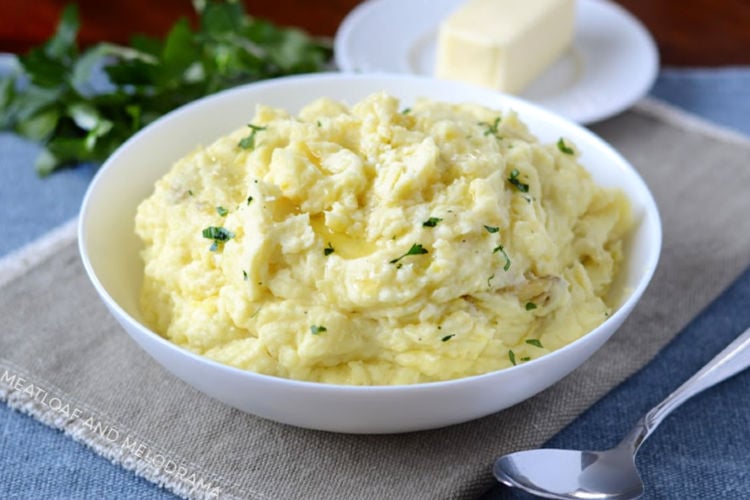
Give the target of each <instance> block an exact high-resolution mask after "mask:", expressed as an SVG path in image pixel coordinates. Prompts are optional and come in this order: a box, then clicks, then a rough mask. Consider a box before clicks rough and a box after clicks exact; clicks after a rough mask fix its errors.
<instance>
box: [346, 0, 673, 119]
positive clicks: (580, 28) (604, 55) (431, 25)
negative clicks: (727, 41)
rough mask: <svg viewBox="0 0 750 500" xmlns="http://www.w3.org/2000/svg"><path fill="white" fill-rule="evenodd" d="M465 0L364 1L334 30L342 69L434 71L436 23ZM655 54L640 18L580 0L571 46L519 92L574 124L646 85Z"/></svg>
mask: <svg viewBox="0 0 750 500" xmlns="http://www.w3.org/2000/svg"><path fill="white" fill-rule="evenodd" d="M463 1H464V0H369V1H367V2H364V3H362V4H360V5H359V6H358V7H357V8H355V9H354V10H352V11H351V12H350V13H349V15H348V16H347V17H346V18H345V19H344V21H343V23H342V24H341V26H340V27H339V30H338V33H336V41H335V55H336V63H337V64H338V66H339V68H340V69H341V70H342V71H346V72H386V73H412V74H419V75H428V76H429V75H432V73H433V66H434V61H435V52H436V49H437V30H438V26H439V24H440V22H441V21H442V20H443V19H445V18H446V17H447V16H448V15H450V13H451V12H453V11H454V10H455V9H456V8H457V7H458V6H459V5H460V4H461V3H462V2H463ZM658 67H659V56H658V52H657V50H656V45H655V43H654V41H653V39H652V38H651V35H650V34H649V32H648V31H647V30H646V29H645V28H644V27H643V25H642V24H641V23H640V22H639V21H638V20H637V19H636V18H634V17H633V16H632V15H631V14H630V13H628V12H627V11H626V10H624V9H623V8H622V7H620V6H618V5H616V4H614V3H612V2H609V1H606V0H578V5H577V13H576V33H575V38H574V40H573V45H572V47H571V48H570V49H569V50H568V51H567V52H566V53H565V54H563V56H561V57H560V59H558V61H557V62H555V63H554V64H553V65H552V66H550V67H549V68H548V69H547V71H545V72H544V73H543V74H542V75H541V76H540V77H539V78H537V79H536V80H535V81H534V82H532V83H531V84H530V85H529V87H527V88H526V89H525V90H524V91H523V92H522V93H521V94H520V96H521V97H523V98H525V99H527V100H530V101H532V102H535V103H537V104H540V105H542V106H544V107H546V108H547V109H549V110H552V111H554V112H556V113H558V114H561V115H563V116H566V117H567V118H569V119H571V120H574V121H577V122H579V123H591V122H595V121H598V120H602V119H604V118H607V117H609V116H612V115H615V114H617V113H619V112H621V111H623V110H625V109H626V108H628V107H629V106H630V105H632V104H633V103H634V102H635V101H637V100H638V99H639V98H641V97H642V96H643V95H645V94H646V92H648V90H649V88H651V85H652V84H653V82H654V79H655V78H656V73H657V70H658Z"/></svg>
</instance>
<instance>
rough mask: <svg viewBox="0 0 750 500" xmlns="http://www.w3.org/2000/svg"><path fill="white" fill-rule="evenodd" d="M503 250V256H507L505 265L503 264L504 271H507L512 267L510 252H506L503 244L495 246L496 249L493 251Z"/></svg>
mask: <svg viewBox="0 0 750 500" xmlns="http://www.w3.org/2000/svg"><path fill="white" fill-rule="evenodd" d="M497 252H501V253H502V254H503V257H505V265H504V266H503V271H507V270H508V269H510V257H508V254H507V253H505V248H503V246H502V245H498V246H496V247H495V249H494V250H493V251H492V253H497Z"/></svg>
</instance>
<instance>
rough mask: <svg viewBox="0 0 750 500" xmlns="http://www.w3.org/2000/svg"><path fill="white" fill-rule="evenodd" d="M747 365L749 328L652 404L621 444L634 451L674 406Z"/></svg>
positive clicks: (749, 340)
mask: <svg viewBox="0 0 750 500" xmlns="http://www.w3.org/2000/svg"><path fill="white" fill-rule="evenodd" d="M747 367H750V328H748V329H747V330H745V331H744V332H743V333H742V335H740V336H739V337H737V338H736V339H735V340H734V342H732V343H731V344H729V345H728V346H727V347H726V348H724V350H723V351H721V352H720V353H719V354H717V355H716V356H715V357H714V358H713V359H712V360H711V361H709V362H708V364H706V365H705V366H704V367H703V368H701V369H700V371H698V372H697V373H696V374H695V375H693V376H692V377H690V378H689V379H688V380H687V381H686V382H685V383H683V384H682V385H681V386H680V387H678V388H677V389H676V390H675V391H674V392H673V393H672V394H670V395H669V396H667V398H666V399H665V400H664V401H662V402H661V403H659V404H658V405H656V406H655V407H654V408H652V409H651V411H649V412H648V413H647V414H646V415H645V416H644V417H643V418H641V419H640V420H639V421H638V424H636V426H635V428H634V429H633V430H632V431H631V432H630V433H629V434H628V435H627V436H626V437H625V439H623V440H622V442H620V444H619V445H618V447H626V448H630V449H631V451H632V452H633V453H634V454H635V453H636V452H637V451H638V448H639V447H640V446H641V444H642V443H643V441H645V440H646V438H648V436H650V435H651V433H652V432H653V431H654V430H655V429H656V428H657V427H658V426H659V424H660V423H661V422H662V420H664V418H666V416H667V415H669V414H670V413H671V412H672V410H674V409H675V408H677V407H678V406H680V405H681V404H682V403H684V402H685V401H687V400H688V399H690V398H692V397H693V396H695V395H696V394H698V393H699V392H701V391H703V390H705V389H708V388H709V387H712V386H714V385H716V384H718V383H719V382H722V381H724V380H726V379H728V378H729V377H731V376H733V375H736V374H737V373H739V372H741V371H742V370H744V369H745V368H747Z"/></svg>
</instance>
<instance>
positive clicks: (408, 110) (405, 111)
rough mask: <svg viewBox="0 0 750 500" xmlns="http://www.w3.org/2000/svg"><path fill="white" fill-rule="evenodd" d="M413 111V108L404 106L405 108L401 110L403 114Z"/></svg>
mask: <svg viewBox="0 0 750 500" xmlns="http://www.w3.org/2000/svg"><path fill="white" fill-rule="evenodd" d="M409 113H411V108H404V110H403V111H402V112H401V114H402V115H408V114H409Z"/></svg>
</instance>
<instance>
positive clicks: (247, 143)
mask: <svg viewBox="0 0 750 500" xmlns="http://www.w3.org/2000/svg"><path fill="white" fill-rule="evenodd" d="M247 126H248V127H250V133H249V134H248V135H247V136H246V137H243V138H242V140H240V142H239V144H238V146H239V147H241V148H242V149H250V150H253V149H255V134H257V133H258V132H262V131H264V130H266V127H261V126H259V125H253V124H252V123H248V124H247Z"/></svg>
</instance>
